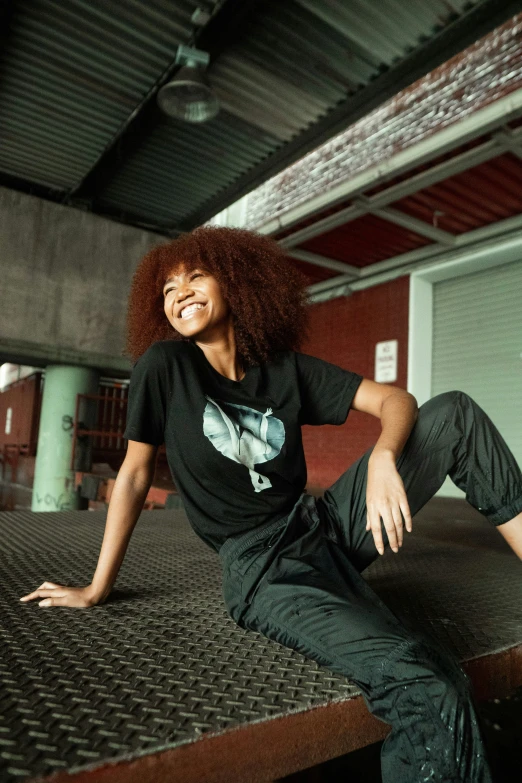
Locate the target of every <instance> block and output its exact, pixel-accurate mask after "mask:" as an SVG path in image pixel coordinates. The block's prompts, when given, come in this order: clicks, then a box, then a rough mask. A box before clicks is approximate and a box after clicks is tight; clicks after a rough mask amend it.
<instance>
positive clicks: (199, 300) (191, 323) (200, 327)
mask: <svg viewBox="0 0 522 783" xmlns="http://www.w3.org/2000/svg"><path fill="white" fill-rule="evenodd" d="M163 302H164V304H163V307H164V310H165V315H166V316H167V318H168V320H169V323H170V324H171V325H172V326H173V327H174V329H175V330H176V331H177V332H179V333H180V334H182V335H183V336H184V337H190V338H196V337H198V338H201V339H208V338H210V337H211V336H212V337H217V336H219V335H220V334H221V333H223V334H224V333H225V332H227V331H228V330H229V328H230V325H231V322H232V312H231V310H230V306H229V304H228V303H227V302H226V300H225V299H224V297H223V295H222V293H221V289H220V287H219V283H218V281H217V280H216V278H215V277H213V275H211V274H210V273H209V272H207V271H206V270H205V268H204V267H196V268H194V269H186V270H185V269H178V270H177V271H176V272H173V273H171V274H170V275H169V276H168V278H167V280H166V282H165V285H164V286H163Z"/></svg>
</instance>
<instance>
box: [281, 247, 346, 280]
mask: <svg viewBox="0 0 522 783" xmlns="http://www.w3.org/2000/svg"><path fill="white" fill-rule="evenodd" d="M286 255H287V256H290V257H291V258H296V259H297V260H298V261H304V262H305V263H307V264H314V265H315V266H322V267H324V268H325V269H333V270H335V271H336V272H341V273H342V274H344V275H352V277H354V278H355V277H359V275H360V272H361V270H360V269H359V268H358V267H356V266H352V264H346V263H345V262H344V261H337V260H335V259H334V258H327V257H326V256H320V255H318V254H317V253H310V252H309V251H308V250H301V249H300V248H297V247H296V248H295V249H292V250H291V251H290V252H289V253H287V254H286Z"/></svg>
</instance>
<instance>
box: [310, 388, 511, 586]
mask: <svg viewBox="0 0 522 783" xmlns="http://www.w3.org/2000/svg"><path fill="white" fill-rule="evenodd" d="M372 451H373V448H371V449H369V450H368V451H367V452H366V453H365V454H363V456H362V457H360V459H358V460H357V462H355V463H354V464H353V465H352V466H351V467H350V468H349V469H348V470H347V471H346V472H345V473H343V474H342V476H340V478H339V479H338V480H337V481H336V482H335V484H333V485H332V486H331V487H330V488H329V489H327V490H326V492H325V494H324V498H322V499H321V500H320V501H318V508H319V511H320V513H321V514H322V515H324V516H325V520H326V521H328V519H333V520H334V521H335V523H336V524H335V528H336V529H332V531H331V533H332V536H335V534H336V533H337V534H340V536H341V543H342V545H343V547H344V548H345V549H346V551H347V552H348V553H349V554H350V558H351V560H352V562H353V563H354V565H355V566H356V568H357V569H358V570H359V571H363V570H364V569H365V568H366V567H367V566H369V565H370V563H371V562H372V561H373V560H375V558H376V557H378V552H377V549H376V547H375V543H374V540H373V535H372V533H371V531H367V530H366V486H367V471H368V460H369V458H370V456H371V453H372ZM397 470H398V472H399V474H400V476H401V478H402V480H403V483H404V488H405V490H406V496H407V498H408V504H409V507H410V511H411V514H412V516H414V515H415V514H416V513H417V512H418V511H420V509H421V508H422V507H423V506H424V505H425V504H426V503H427V502H428V500H430V499H431V498H432V497H433V495H434V494H435V493H436V492H437V490H438V489H440V487H441V486H442V484H443V483H444V481H445V479H446V476H448V475H449V476H450V477H451V479H452V481H453V482H454V483H455V484H456V485H457V486H458V487H459V488H460V489H462V490H463V491H464V492H465V493H466V500H467V501H468V502H469V503H470V504H471V505H472V506H473V507H474V508H476V509H477V510H478V511H480V512H481V513H482V514H484V516H485V517H486V518H487V519H488V520H489V521H490V522H491V524H493V525H495V526H498V525H502V524H503V523H505V522H508V521H510V520H513V518H514V517H516V516H517V515H518V514H520V512H522V473H521V471H520V467H519V466H518V464H517V462H516V461H515V458H514V456H513V454H512V452H511V451H510V449H509V448H508V446H507V444H506V442H505V440H504V439H503V437H502V436H501V434H500V433H499V431H498V430H497V428H496V427H495V425H494V424H493V422H492V421H491V419H490V418H489V416H488V415H487V414H486V413H485V412H484V411H483V410H482V408H481V407H480V406H479V405H478V404H477V403H476V402H475V401H474V400H473V399H472V398H471V397H470V396H469V395H467V394H465V393H464V392H461V391H450V392H444V393H443V394H438V395H436V396H435V397H432V399H430V400H428V401H427V402H425V403H424V404H423V405H421V406H420V408H419V415H418V418H417V421H416V422H415V425H414V427H413V429H412V431H411V433H410V436H409V438H408V440H407V441H406V444H405V446H404V449H403V451H402V454H401V455H400V457H399V459H398V460H397ZM325 508H326V509H327V511H328V514H325V513H324V511H323V509H325ZM382 532H383V542H384V545H385V546H386V545H387V544H388V537H387V535H386V530H385V529H384V525H383V527H382ZM412 535H415V524H414V527H413V533H412Z"/></svg>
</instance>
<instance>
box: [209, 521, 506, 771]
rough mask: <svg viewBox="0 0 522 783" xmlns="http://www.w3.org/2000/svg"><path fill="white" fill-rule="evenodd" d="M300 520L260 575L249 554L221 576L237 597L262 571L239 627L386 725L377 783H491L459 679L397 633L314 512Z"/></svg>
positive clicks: (434, 654)
mask: <svg viewBox="0 0 522 783" xmlns="http://www.w3.org/2000/svg"><path fill="white" fill-rule="evenodd" d="M310 514H311V517H310ZM310 514H308V516H307V515H303V516H302V517H301V519H300V521H299V524H297V523H296V526H295V528H293V529H292V531H290V532H291V533H292V535H291V536H290V535H289V536H288V537H287V538H286V539H285V540H284V541H282V543H281V542H279V543H277V544H276V545H275V546H274V549H276V551H277V554H276V556H275V557H274V559H273V560H271V561H270V564H269V566H268V568H267V569H266V570H264V567H263V569H260V568H259V560H260V555H259V554H258V552H257V550H255V551H253V553H252V565H249V564H248V562H247V564H246V566H242V567H241V569H240V572H238V571H236V572H235V573H236V576H235V577H233V576H232V574H233V573H234V570H233V569H232V571H228V572H227V573H228V576H229V578H230V579H233V580H234V581H235V586H234V585H232V584H229V585H227V589H226V590H225V594H226V595H228V596H229V597H230V596H232V594H233V593H237V595H243V596H247V595H248V590H249V588H250V585H251V584H253V580H252V579H251V572H252V571H253V572H254V573H259V572H260V571H261V570H262V578H260V579H259V580H258V581H257V584H256V585H255V587H254V589H253V592H252V594H251V597H250V598H249V603H248V604H243V611H242V613H241V614H242V617H241V621H242V627H244V628H248V629H250V630H253V631H258V632H260V633H262V634H263V635H264V636H266V637H267V638H269V639H273V640H274V641H276V642H278V643H279V644H282V645H284V646H286V647H290V648H292V649H294V650H297V651H298V652H300V653H302V654H303V655H305V656H306V657H308V658H311V659H313V660H315V661H317V662H318V663H319V664H320V665H322V666H324V667H325V668H327V669H330V670H331V671H334V672H337V673H339V674H342V675H344V676H346V677H348V678H349V679H350V680H352V681H353V682H355V683H356V684H357V685H358V686H359V688H360V689H361V691H362V693H363V697H364V700H365V702H366V704H367V705H368V708H369V710H370V711H371V712H372V713H373V714H374V715H376V716H377V717H378V718H380V719H381V720H383V721H384V722H386V723H388V724H390V725H391V727H392V731H391V733H390V734H389V735H388V736H387V738H386V740H385V741H384V743H383V746H382V751H381V763H382V779H383V783H420V781H422V780H426V781H428V780H429V781H432V783H436V782H438V783H450V781H451V782H452V783H453V782H455V781H458V782H459V783H491V775H490V772H489V768H488V765H487V762H486V760H485V757H484V749H483V746H482V739H481V736H480V730H479V727H478V725H477V721H476V716H475V712H474V708H473V705H472V702H471V700H470V696H469V682H468V680H467V678H466V676H465V674H464V673H463V672H461V671H455V670H454V667H453V666H452V665H451V663H450V662H449V661H448V660H447V659H446V658H445V656H444V655H439V654H438V651H436V650H434V649H433V648H428V646H427V645H426V644H425V643H424V641H423V640H422V639H420V638H417V637H416V636H415V635H414V634H412V633H411V631H409V630H406V629H405V628H404V626H403V624H402V623H401V622H400V621H399V620H398V618H397V617H396V616H395V615H394V614H393V613H392V612H391V611H390V610H389V609H388V608H387V607H386V606H385V604H384V603H383V602H382V601H381V600H380V598H379V597H378V596H377V595H376V594H375V593H374V591H373V590H372V589H371V588H370V586H369V585H368V584H367V582H366V581H365V579H364V578H363V577H362V576H361V575H360V574H359V572H358V571H357V569H356V568H355V567H354V566H353V565H352V563H351V561H350V558H349V557H348V555H347V554H346V552H345V551H344V550H343V548H342V547H341V546H340V545H339V544H338V543H336V542H335V541H333V540H331V539H330V538H328V537H327V536H326V535H325V530H324V527H323V524H322V523H321V520H320V519H319V516H318V514H317V512H316V511H315V509H313V510H312V511H311V512H310ZM307 518H308V520H310V518H311V519H312V520H313V521H311V522H305V521H304V520H306V519H307ZM261 557H263V555H261ZM238 573H240V574H241V576H240V577H238V576H237V574H238ZM236 580H237V581H236ZM245 585H247V586H248V587H246V586H245ZM232 588H234V589H232ZM232 603H234V601H233V600H232Z"/></svg>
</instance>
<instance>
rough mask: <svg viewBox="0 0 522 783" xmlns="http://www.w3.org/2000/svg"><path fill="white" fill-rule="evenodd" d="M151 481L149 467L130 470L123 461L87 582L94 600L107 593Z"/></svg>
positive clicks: (103, 597)
mask: <svg viewBox="0 0 522 783" xmlns="http://www.w3.org/2000/svg"><path fill="white" fill-rule="evenodd" d="M151 483H152V475H151V473H150V471H142V472H140V473H139V474H136V473H131V472H128V471H127V470H126V469H125V463H124V464H123V465H122V467H121V469H120V472H119V473H118V476H117V478H116V481H115V482H114V488H113V491H112V494H111V499H110V502H109V509H108V511H107V521H106V523H105V532H104V535H103V541H102V546H101V550H100V556H99V558H98V565H97V566H96V571H95V573H94V576H93V579H92V583H91V593H92V595H93V597H94V598H95V599H96V601H97V602H101V601H103V600H104V599H105V598H106V597H107V596H108V594H109V593H110V591H111V589H112V586H113V584H114V582H115V581H116V577H117V576H118V571H119V570H120V566H121V564H122V562H123V558H124V557H125V552H126V551H127V546H128V544H129V541H130V539H131V536H132V532H133V530H134V527H135V525H136V522H137V521H138V518H139V516H140V513H141V511H142V509H143V503H144V501H145V498H146V497H147V493H148V491H149V488H150V485H151Z"/></svg>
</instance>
